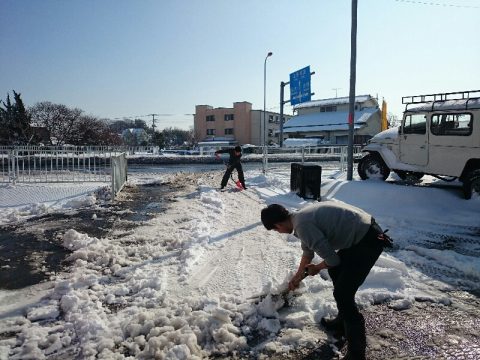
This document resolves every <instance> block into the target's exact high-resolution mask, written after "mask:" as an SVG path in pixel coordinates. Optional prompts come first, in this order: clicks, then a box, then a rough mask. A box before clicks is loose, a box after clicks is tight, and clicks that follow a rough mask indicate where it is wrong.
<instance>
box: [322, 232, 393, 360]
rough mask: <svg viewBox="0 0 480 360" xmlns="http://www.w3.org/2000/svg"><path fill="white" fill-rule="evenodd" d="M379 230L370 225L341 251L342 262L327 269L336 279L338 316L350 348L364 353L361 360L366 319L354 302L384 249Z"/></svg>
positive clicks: (334, 284) (364, 341)
mask: <svg viewBox="0 0 480 360" xmlns="http://www.w3.org/2000/svg"><path fill="white" fill-rule="evenodd" d="M378 233H379V232H378V230H376V229H374V227H373V226H371V227H370V229H369V230H368V232H367V234H366V235H365V236H364V237H363V239H362V240H361V241H360V242H359V243H358V244H355V245H354V246H352V247H350V248H348V249H343V250H340V251H338V255H339V257H340V265H338V266H335V267H332V268H330V269H328V273H329V274H330V277H331V278H332V282H333V297H334V298H335V302H336V303H337V308H338V316H339V318H340V319H341V320H343V324H344V327H345V334H346V336H347V341H348V342H349V351H352V352H354V353H356V354H363V355H359V357H358V358H359V359H362V358H363V357H364V354H365V347H366V338H365V322H364V319H363V316H362V314H360V312H359V311H358V308H357V305H356V303H355V294H356V292H357V290H358V288H359V287H360V286H361V285H362V284H363V282H364V281H365V279H366V277H367V275H368V273H369V272H370V270H371V268H372V267H373V265H375V262H376V261H377V259H378V257H379V256H380V254H381V253H382V251H383V247H384V242H383V241H381V240H378V238H377V236H378ZM351 347H352V348H351ZM362 356H363V357H362ZM354 358H357V357H354Z"/></svg>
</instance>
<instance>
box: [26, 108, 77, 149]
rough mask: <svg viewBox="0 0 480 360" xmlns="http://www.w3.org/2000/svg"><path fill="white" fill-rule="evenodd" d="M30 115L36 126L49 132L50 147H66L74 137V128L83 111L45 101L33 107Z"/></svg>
mask: <svg viewBox="0 0 480 360" xmlns="http://www.w3.org/2000/svg"><path fill="white" fill-rule="evenodd" d="M30 114H31V116H32V120H33V121H34V122H35V123H36V124H38V125H40V126H43V127H45V128H46V129H47V130H48V131H49V133H50V145H64V144H66V143H67V140H68V139H71V138H72V137H73V132H74V127H75V126H76V122H77V121H79V119H80V117H81V116H82V110H80V109H77V108H75V109H69V108H68V107H66V106H65V105H61V104H53V103H51V102H49V101H44V102H39V103H37V104H35V105H34V106H33V107H31V108H30Z"/></svg>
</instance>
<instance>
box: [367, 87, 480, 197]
mask: <svg viewBox="0 0 480 360" xmlns="http://www.w3.org/2000/svg"><path fill="white" fill-rule="evenodd" d="M402 103H403V104H406V106H405V112H404V114H403V120H402V124H401V126H399V127H395V128H391V129H388V130H385V131H382V132H381V133H379V134H377V135H375V136H374V137H373V138H372V139H370V140H369V142H368V144H367V145H366V146H365V147H364V148H363V149H362V152H364V153H365V155H364V156H363V158H362V159H361V160H360V162H359V164H358V174H359V175H360V177H361V178H362V179H364V180H365V179H369V178H381V179H383V180H385V179H387V177H388V176H389V174H390V171H395V173H397V175H398V176H399V177H400V178H402V179H404V180H412V179H413V180H419V179H421V177H422V176H423V175H424V174H429V175H433V176H435V177H437V178H439V179H442V180H446V181H453V180H455V179H457V178H458V179H459V180H460V181H461V182H462V184H463V190H464V194H465V198H466V199H470V198H471V196H472V192H476V193H478V194H480V90H472V91H462V92H454V93H441V94H432V95H419V96H407V97H403V98H402Z"/></svg>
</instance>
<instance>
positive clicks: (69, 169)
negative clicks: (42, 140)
mask: <svg viewBox="0 0 480 360" xmlns="http://www.w3.org/2000/svg"><path fill="white" fill-rule="evenodd" d="M117 154H118V153H117V152H113V151H95V150H91V149H82V150H80V149H45V148H30V147H28V148H27V147H17V148H15V149H12V150H5V149H0V157H1V159H0V166H1V168H0V181H1V182H11V183H15V182H97V181H99V182H108V181H110V180H111V157H112V156H114V155H117Z"/></svg>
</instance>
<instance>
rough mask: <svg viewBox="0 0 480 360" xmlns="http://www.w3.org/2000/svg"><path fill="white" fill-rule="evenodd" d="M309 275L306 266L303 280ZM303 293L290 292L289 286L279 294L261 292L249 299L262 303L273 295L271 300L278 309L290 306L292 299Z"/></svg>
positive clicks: (255, 302)
mask: <svg viewBox="0 0 480 360" xmlns="http://www.w3.org/2000/svg"><path fill="white" fill-rule="evenodd" d="M307 276H308V269H307V268H305V270H304V271H303V277H302V280H303V279H305V278H306V277H307ZM300 295H302V293H290V290H289V289H288V288H287V289H285V290H283V291H282V292H281V293H279V294H271V293H267V294H260V295H254V296H251V297H249V298H247V300H251V302H253V303H254V304H260V303H261V302H262V301H264V300H265V299H266V298H267V297H268V296H271V302H272V303H274V304H275V305H276V306H275V308H276V310H278V309H280V308H282V307H289V306H290V305H291V301H292V300H293V299H294V298H295V297H298V296H300Z"/></svg>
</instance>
